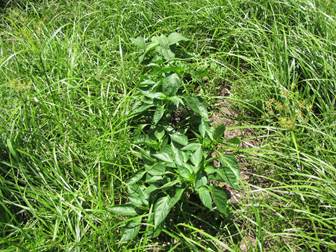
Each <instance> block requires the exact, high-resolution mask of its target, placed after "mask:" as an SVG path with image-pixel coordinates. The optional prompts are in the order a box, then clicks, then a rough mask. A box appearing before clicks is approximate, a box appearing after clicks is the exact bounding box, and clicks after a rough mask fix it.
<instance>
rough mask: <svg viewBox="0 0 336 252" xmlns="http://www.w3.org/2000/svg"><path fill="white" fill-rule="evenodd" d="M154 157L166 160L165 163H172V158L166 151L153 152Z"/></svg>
mask: <svg viewBox="0 0 336 252" xmlns="http://www.w3.org/2000/svg"><path fill="white" fill-rule="evenodd" d="M153 156H154V157H156V158H157V159H159V160H161V161H164V162H167V163H172V162H174V160H173V159H172V157H171V156H169V155H168V153H165V152H163V153H157V154H153Z"/></svg>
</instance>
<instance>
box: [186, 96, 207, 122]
mask: <svg viewBox="0 0 336 252" xmlns="http://www.w3.org/2000/svg"><path fill="white" fill-rule="evenodd" d="M184 101H185V103H186V105H187V106H188V107H189V108H190V109H191V110H192V111H194V112H195V113H196V114H198V115H200V116H201V117H202V118H203V119H205V120H208V111H207V109H206V107H205V106H204V104H203V103H202V102H201V101H200V100H199V99H198V98H197V97H194V96H186V97H184Z"/></svg>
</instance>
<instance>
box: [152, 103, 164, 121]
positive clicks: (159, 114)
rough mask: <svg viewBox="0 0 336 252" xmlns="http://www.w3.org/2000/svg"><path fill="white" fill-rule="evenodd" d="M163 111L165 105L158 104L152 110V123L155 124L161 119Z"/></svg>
mask: <svg viewBox="0 0 336 252" xmlns="http://www.w3.org/2000/svg"><path fill="white" fill-rule="evenodd" d="M164 113H165V107H164V105H161V106H158V107H157V108H156V110H155V112H154V116H153V124H154V125H156V124H158V122H159V121H160V120H161V118H162V117H163V115H164Z"/></svg>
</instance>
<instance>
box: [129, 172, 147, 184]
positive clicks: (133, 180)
mask: <svg viewBox="0 0 336 252" xmlns="http://www.w3.org/2000/svg"><path fill="white" fill-rule="evenodd" d="M145 174H146V172H145V171H141V172H138V173H136V174H135V175H134V176H133V177H132V178H131V179H130V180H128V182H127V184H128V185H133V184H135V183H137V182H138V181H139V180H140V179H142V178H143V176H144V175H145Z"/></svg>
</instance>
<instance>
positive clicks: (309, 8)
mask: <svg viewBox="0 0 336 252" xmlns="http://www.w3.org/2000/svg"><path fill="white" fill-rule="evenodd" d="M16 2H17V3H12V4H11V5H10V6H8V7H7V8H5V9H3V11H2V12H1V13H0V159H1V160H0V161H1V163H0V248H1V249H2V250H4V251H20V250H23V249H26V250H27V251H58V250H60V251H63V250H67V251H73V250H74V251H80V250H82V251H91V250H92V251H120V250H121V249H123V250H135V251H137V250H139V251H147V250H149V251H151V250H162V251H165V250H169V249H171V250H175V249H176V250H181V251H190V250H191V251H194V250H195V251H197V250H200V251H202V250H206V249H208V250H214V251H223V250H224V249H227V250H229V251H240V245H241V244H242V243H243V242H242V241H248V240H253V242H251V243H250V244H247V247H248V248H249V250H250V251H333V250H336V234H335V230H336V218H335V216H336V168H335V166H336V131H335V129H336V112H335V106H336V104H335V103H336V100H335V99H336V98H335V97H336V81H335V80H336V70H335V69H336V43H335V41H336V28H335V27H336V15H335V14H336V4H335V3H334V2H333V1H327V0H324V1H323V0H315V1H313V0H310V1H309V0H300V1H292V0H286V1H276V0H271V1H269V0H268V1H266V0H261V1H245V0H244V1H243V0H235V1H233V0H231V1H230V0H226V1H224V0H223V1H220V0H216V1H210V0H209V1H197V0H192V1H165V0H157V1H111V0H101V1H98V0H95V1H86V0H81V1H61V0H59V1H52V0H43V1H42V0H41V1H28V0H22V1H16ZM173 31H178V32H180V33H182V34H183V35H184V36H186V37H188V38H190V41H189V42H188V43H187V44H186V47H185V50H186V52H188V54H187V56H188V58H187V60H186V64H190V68H191V69H195V73H198V72H202V71H205V72H206V73H207V75H208V76H207V78H208V82H207V84H204V86H201V88H200V92H201V94H202V95H203V96H204V98H205V100H207V101H208V103H209V104H210V105H213V104H215V103H216V102H217V101H222V100H223V99H225V100H229V101H230V104H232V106H233V107H234V108H235V109H236V111H238V119H237V126H233V128H247V129H252V131H253V134H252V136H249V137H246V139H243V141H248V142H252V143H255V140H257V143H255V144H253V146H252V147H250V148H241V149H239V150H238V152H237V153H236V154H237V155H238V154H239V155H240V156H242V157H244V160H245V161H244V162H243V163H242V164H241V165H242V167H245V168H244V169H243V170H244V173H245V175H248V176H249V179H248V180H245V181H242V184H243V188H244V189H243V190H242V191H241V192H240V194H241V199H240V201H239V204H238V205H237V206H234V210H233V216H232V217H231V218H230V219H221V218H219V219H216V218H211V217H212V216H213V215H212V214H211V213H210V214H209V213H197V212H183V211H182V212H180V213H179V215H180V218H179V222H178V223H176V224H175V225H174V226H173V227H170V228H167V230H166V231H165V235H163V236H161V237H159V238H158V239H154V240H153V239H150V238H149V237H146V236H142V237H139V238H138V239H137V240H134V241H133V242H131V243H129V244H127V245H120V244H119V243H118V241H119V239H120V229H119V227H120V225H122V224H123V222H124V220H123V219H122V218H120V217H118V216H114V215H113V214H112V213H111V211H110V209H111V207H112V206H113V205H114V204H120V203H122V202H123V200H124V199H125V197H126V187H125V182H126V181H127V179H128V178H130V177H131V176H132V175H134V173H135V172H136V171H137V170H138V169H141V167H140V165H139V164H138V162H137V160H136V158H135V157H134V156H133V155H132V153H131V146H132V144H133V141H134V139H133V138H132V135H131V134H130V125H129V121H128V118H127V116H126V111H127V109H128V108H129V105H130V101H131V99H132V92H133V89H134V88H135V87H136V86H137V84H138V81H139V79H140V77H141V76H140V75H141V72H142V69H141V66H140V65H139V63H138V61H137V55H136V53H135V52H136V50H135V48H134V46H133V45H132V44H131V39H132V38H133V37H136V36H146V37H151V36H153V35H158V34H169V33H171V32H173ZM204 69H205V70H204ZM223 84H229V85H230V86H231V96H229V97H221V96H218V95H219V90H220V89H221V86H222V85H223ZM212 107H215V106H212ZM214 109H215V108H214ZM191 203H192V202H191Z"/></svg>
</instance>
